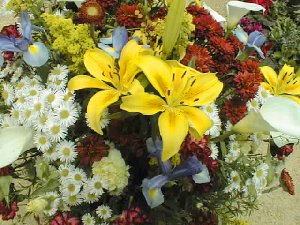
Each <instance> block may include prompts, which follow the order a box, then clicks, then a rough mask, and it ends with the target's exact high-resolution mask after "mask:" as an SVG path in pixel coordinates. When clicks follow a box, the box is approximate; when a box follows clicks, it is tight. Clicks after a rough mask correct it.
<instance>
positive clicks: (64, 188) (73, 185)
mask: <svg viewBox="0 0 300 225" xmlns="http://www.w3.org/2000/svg"><path fill="white" fill-rule="evenodd" d="M80 188H81V185H80V184H78V183H77V182H74V180H71V179H68V180H64V181H63V182H61V186H60V190H61V193H62V195H65V196H67V195H76V194H78V193H79V191H80Z"/></svg>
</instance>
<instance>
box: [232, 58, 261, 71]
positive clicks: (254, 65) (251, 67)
mask: <svg viewBox="0 0 300 225" xmlns="http://www.w3.org/2000/svg"><path fill="white" fill-rule="evenodd" d="M237 68H238V70H239V71H241V72H245V71H248V72H249V73H257V74H260V69H259V63H258V62H257V61H256V60H254V59H250V58H248V59H246V60H245V61H242V62H240V63H239V64H238V65H237Z"/></svg>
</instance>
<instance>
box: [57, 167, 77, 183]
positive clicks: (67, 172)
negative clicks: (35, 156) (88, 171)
mask: <svg viewBox="0 0 300 225" xmlns="http://www.w3.org/2000/svg"><path fill="white" fill-rule="evenodd" d="M74 170H75V166H73V165H71V164H61V165H60V166H59V167H58V172H59V175H60V180H61V182H64V181H65V180H66V179H68V177H69V176H71V174H72V173H73V171H74Z"/></svg>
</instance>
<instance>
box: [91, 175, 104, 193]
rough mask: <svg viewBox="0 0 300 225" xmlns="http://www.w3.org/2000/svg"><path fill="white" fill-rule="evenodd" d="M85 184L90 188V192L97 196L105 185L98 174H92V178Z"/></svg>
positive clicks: (102, 191)
mask: <svg viewBox="0 0 300 225" xmlns="http://www.w3.org/2000/svg"><path fill="white" fill-rule="evenodd" d="M87 185H88V187H90V188H91V192H92V193H95V194H96V195H99V196H101V195H102V194H103V193H104V190H103V188H105V187H106V186H107V184H106V182H105V180H104V179H102V178H100V177H98V176H94V177H93V178H92V179H90V180H88V182H87Z"/></svg>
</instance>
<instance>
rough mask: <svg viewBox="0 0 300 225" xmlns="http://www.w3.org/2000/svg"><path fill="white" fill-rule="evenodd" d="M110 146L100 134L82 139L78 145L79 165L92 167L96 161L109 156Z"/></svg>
mask: <svg viewBox="0 0 300 225" xmlns="http://www.w3.org/2000/svg"><path fill="white" fill-rule="evenodd" d="M108 150H109V146H108V145H106V144H105V142H104V140H103V139H102V138H101V137H100V136H99V135H98V134H91V135H88V136H86V137H84V138H82V139H81V140H80V141H79V143H78V145H77V152H78V158H79V160H80V161H79V164H80V165H82V166H91V165H92V164H93V163H94V162H95V161H99V160H101V159H102V158H103V157H105V156H107V155H108Z"/></svg>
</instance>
